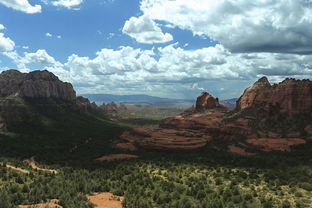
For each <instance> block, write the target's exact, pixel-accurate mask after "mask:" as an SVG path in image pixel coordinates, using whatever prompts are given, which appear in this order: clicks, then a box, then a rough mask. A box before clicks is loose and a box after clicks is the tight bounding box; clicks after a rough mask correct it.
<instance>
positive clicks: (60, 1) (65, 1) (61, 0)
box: [52, 0, 83, 9]
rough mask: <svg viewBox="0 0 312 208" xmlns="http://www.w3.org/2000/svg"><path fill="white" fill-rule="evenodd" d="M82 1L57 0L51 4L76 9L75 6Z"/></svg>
mask: <svg viewBox="0 0 312 208" xmlns="http://www.w3.org/2000/svg"><path fill="white" fill-rule="evenodd" d="M82 3H83V0H57V1H53V2H52V5H54V6H57V7H65V8H67V9H78V8H77V7H78V6H79V5H80V4H82Z"/></svg>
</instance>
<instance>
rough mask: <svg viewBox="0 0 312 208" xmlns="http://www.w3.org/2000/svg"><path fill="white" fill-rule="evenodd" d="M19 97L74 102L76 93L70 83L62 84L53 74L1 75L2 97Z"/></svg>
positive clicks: (9, 73) (14, 72) (39, 72)
mask: <svg viewBox="0 0 312 208" xmlns="http://www.w3.org/2000/svg"><path fill="white" fill-rule="evenodd" d="M14 94H16V95H19V96H20V97H21V98H30V99H37V98H38V99H45V98H54V99H60V100H64V101H73V100H74V99H75V98H76V92H75V91H74V89H73V86H72V85H71V84H70V83H66V82H62V81H60V80H59V79H58V77H56V76H55V75H54V74H52V73H51V72H48V71H46V70H44V71H33V72H30V73H28V74H27V73H21V72H19V71H17V70H8V71H4V72H2V73H1V74H0V96H1V97H6V96H9V95H14Z"/></svg>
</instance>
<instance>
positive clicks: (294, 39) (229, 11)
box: [141, 0, 312, 54]
mask: <svg viewBox="0 0 312 208" xmlns="http://www.w3.org/2000/svg"><path fill="white" fill-rule="evenodd" d="M141 10H142V12H143V13H144V14H145V15H149V17H150V18H151V19H153V20H161V21H165V22H167V23H168V24H171V25H174V26H177V27H179V28H181V29H185V30H190V31H192V32H193V34H195V35H200V36H203V35H204V36H209V37H210V38H213V39H215V40H217V41H219V42H220V43H221V44H222V45H224V46H225V47H226V48H228V49H230V50H231V51H232V52H280V53H299V54H307V53H312V45H311V40H312V27H311V24H312V2H311V1H310V0H280V1H273V0H266V1H264V0H253V1H250V0H240V1H232V0H206V1H202V0H192V1H189V0H142V2H141Z"/></svg>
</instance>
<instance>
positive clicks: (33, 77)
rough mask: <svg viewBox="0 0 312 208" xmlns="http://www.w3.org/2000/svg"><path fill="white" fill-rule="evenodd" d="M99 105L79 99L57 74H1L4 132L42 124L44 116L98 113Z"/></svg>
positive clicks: (0, 114)
mask: <svg viewBox="0 0 312 208" xmlns="http://www.w3.org/2000/svg"><path fill="white" fill-rule="evenodd" d="M98 110H99V109H98V107H97V106H96V104H95V103H90V101H89V100H88V99H87V98H83V97H76V92H75V91H74V89H73V86H72V85H71V84H70V83H66V82H62V81H61V80H59V78H58V77H57V76H55V75H54V74H53V73H51V72H48V71H46V70H44V71H32V72H29V73H21V72H20V71H18V70H8V71H4V72H2V73H1V74H0V129H5V128H7V127H10V126H15V125H20V124H22V125H23V124H27V123H30V122H35V123H36V122H40V116H41V114H42V113H46V114H50V115H51V114H54V113H60V112H63V113H64V112H67V111H72V112H77V113H84V112H98Z"/></svg>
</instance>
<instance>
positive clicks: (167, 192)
mask: <svg viewBox="0 0 312 208" xmlns="http://www.w3.org/2000/svg"><path fill="white" fill-rule="evenodd" d="M45 115H46V117H45V118H42V119H43V121H44V122H43V124H42V125H41V126H37V125H30V126H23V128H21V127H15V128H13V129H10V132H14V133H8V132H2V133H1V134H0V143H1V148H0V162H2V165H1V166H0V208H11V207H16V206H17V205H20V204H36V203H40V202H46V201H47V200H49V199H59V200H60V201H59V203H60V205H62V206H63V207H65V208H89V207H92V206H93V205H92V204H90V203H88V201H87V198H86V195H87V194H91V193H93V192H112V193H114V194H115V195H122V196H125V200H124V201H123V205H124V207H130V208H154V207H155V208H156V207H157V208H158V207H159V208H171V207H172V208H176V207H178V208H206V207H211V208H218V207H220V208H221V207H229V208H232V207H251V208H253V207H268V208H269V207H285V208H286V207H312V164H311V161H309V160H310V159H311V158H312V155H311V151H310V150H311V147H312V145H311V144H307V145H305V146H299V147H296V149H294V151H293V153H267V154H264V155H259V156H252V157H247V156H238V155H232V154H228V153H221V152H216V151H209V150H207V149H205V148H203V149H200V150H198V151H195V152H170V153H169V152H139V153H138V155H139V156H140V158H138V159H132V160H124V161H115V162H99V161H96V160H95V159H96V158H98V157H100V156H102V155H106V154H111V153H117V152H118V150H115V149H113V148H112V145H113V144H114V141H116V138H118V136H119V135H120V134H121V132H122V131H123V130H124V129H126V128H127V127H124V126H122V125H120V124H118V123H113V122H110V121H107V120H103V119H101V118H98V117H96V116H94V115H85V114H76V113H73V114H69V113H66V114H65V113H59V114H55V113H51V114H49V113H48V112H45ZM31 156H36V160H38V162H39V166H40V167H42V168H50V169H55V170H57V173H51V172H47V171H38V170H33V169H32V168H31V167H29V166H27V165H26V164H25V163H23V162H22V160H23V159H25V158H29V157H31ZM7 164H9V165H11V166H13V167H14V166H16V167H19V168H23V169H25V170H28V171H29V173H25V172H21V171H18V170H15V169H12V168H8V167H7Z"/></svg>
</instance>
